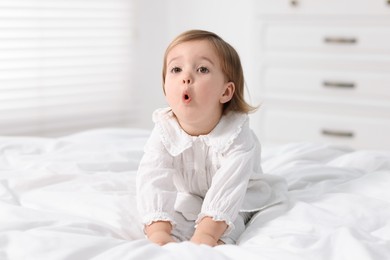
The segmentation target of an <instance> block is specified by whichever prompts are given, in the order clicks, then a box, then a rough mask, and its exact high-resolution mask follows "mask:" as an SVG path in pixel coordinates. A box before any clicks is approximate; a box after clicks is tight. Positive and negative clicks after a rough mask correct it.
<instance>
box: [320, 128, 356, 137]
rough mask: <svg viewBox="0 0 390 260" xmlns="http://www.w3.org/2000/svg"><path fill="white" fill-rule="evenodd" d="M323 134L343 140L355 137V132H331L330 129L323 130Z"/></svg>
mask: <svg viewBox="0 0 390 260" xmlns="http://www.w3.org/2000/svg"><path fill="white" fill-rule="evenodd" d="M321 133H322V134H323V135H326V136H332V137H341V138H353V137H354V136H355V134H354V133H353V132H349V131H338V130H329V129H323V130H322V131H321Z"/></svg>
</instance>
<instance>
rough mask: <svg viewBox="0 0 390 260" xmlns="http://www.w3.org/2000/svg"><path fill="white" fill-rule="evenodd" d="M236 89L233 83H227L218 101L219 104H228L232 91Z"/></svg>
mask: <svg viewBox="0 0 390 260" xmlns="http://www.w3.org/2000/svg"><path fill="white" fill-rule="evenodd" d="M235 89H236V86H235V85H234V83H233V82H228V83H226V85H225V92H223V93H222V96H221V98H220V99H219V102H221V103H222V104H225V103H226V102H229V101H230V100H231V99H232V97H233V94H234V90H235Z"/></svg>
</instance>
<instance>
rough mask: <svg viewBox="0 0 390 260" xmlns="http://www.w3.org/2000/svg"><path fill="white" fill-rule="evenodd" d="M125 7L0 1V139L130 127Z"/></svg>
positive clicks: (108, 2) (84, 0) (64, 0)
mask: <svg viewBox="0 0 390 260" xmlns="http://www.w3.org/2000/svg"><path fill="white" fill-rule="evenodd" d="M133 17H134V7H133V4H132V0H9V1H4V0H0V135H39V136H55V135H61V134H66V133H71V132H76V131H80V130H84V129H89V128H96V127H111V126H124V125H127V124H128V123H129V122H131V121H132V120H133V118H132V114H133V113H132V111H131V107H132V105H131V103H132V101H133V100H132V95H131V94H132V93H131V85H130V81H131V61H132V44H133V39H134V27H133Z"/></svg>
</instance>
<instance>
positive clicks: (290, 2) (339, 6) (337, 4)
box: [255, 0, 390, 15]
mask: <svg viewBox="0 0 390 260" xmlns="http://www.w3.org/2000/svg"><path fill="white" fill-rule="evenodd" d="M255 6H256V10H258V11H257V13H258V14H259V15H267V14H273V15H275V14H283V15H286V14H291V15H294V14H299V15H304V14H311V15H313V14H330V15H342V14H372V15H386V14H389V13H390V3H389V1H387V0H359V1H356V0H333V1H329V0H316V1H313V0H258V1H255Z"/></svg>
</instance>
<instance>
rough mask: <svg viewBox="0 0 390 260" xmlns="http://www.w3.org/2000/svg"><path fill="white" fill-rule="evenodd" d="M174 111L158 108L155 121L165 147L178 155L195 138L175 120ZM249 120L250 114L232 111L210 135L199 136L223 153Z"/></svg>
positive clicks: (174, 154)
mask: <svg viewBox="0 0 390 260" xmlns="http://www.w3.org/2000/svg"><path fill="white" fill-rule="evenodd" d="M172 113H173V112H172V110H171V109H170V108H169V107H168V108H161V109H157V110H156V111H155V112H154V113H153V121H154V122H155V124H156V126H157V128H158V130H159V132H160V135H161V141H162V143H163V144H164V146H165V148H166V149H167V150H168V152H169V153H170V154H171V155H173V156H176V155H178V154H180V153H181V152H183V151H184V150H185V149H187V148H189V147H191V145H192V142H193V138H192V137H191V136H189V135H188V134H187V133H185V132H184V131H183V129H181V128H180V126H179V123H177V122H176V121H173V120H175V119H174V117H173V114H172ZM248 121H249V117H248V115H246V114H241V113H236V112H230V113H228V114H227V115H224V116H223V117H222V118H221V120H220V122H219V123H218V124H217V126H216V127H215V129H213V130H212V131H211V132H210V133H209V134H208V135H204V136H199V137H200V138H203V139H204V140H205V142H206V143H207V144H208V145H209V146H212V147H214V148H215V149H216V151H217V152H221V153H223V152H226V151H227V150H228V149H229V148H230V146H231V145H232V144H233V142H234V141H235V140H236V139H237V137H238V136H239V134H240V133H241V132H242V129H243V127H244V125H246V124H247V123H248ZM170 130H172V131H171V132H170Z"/></svg>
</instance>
